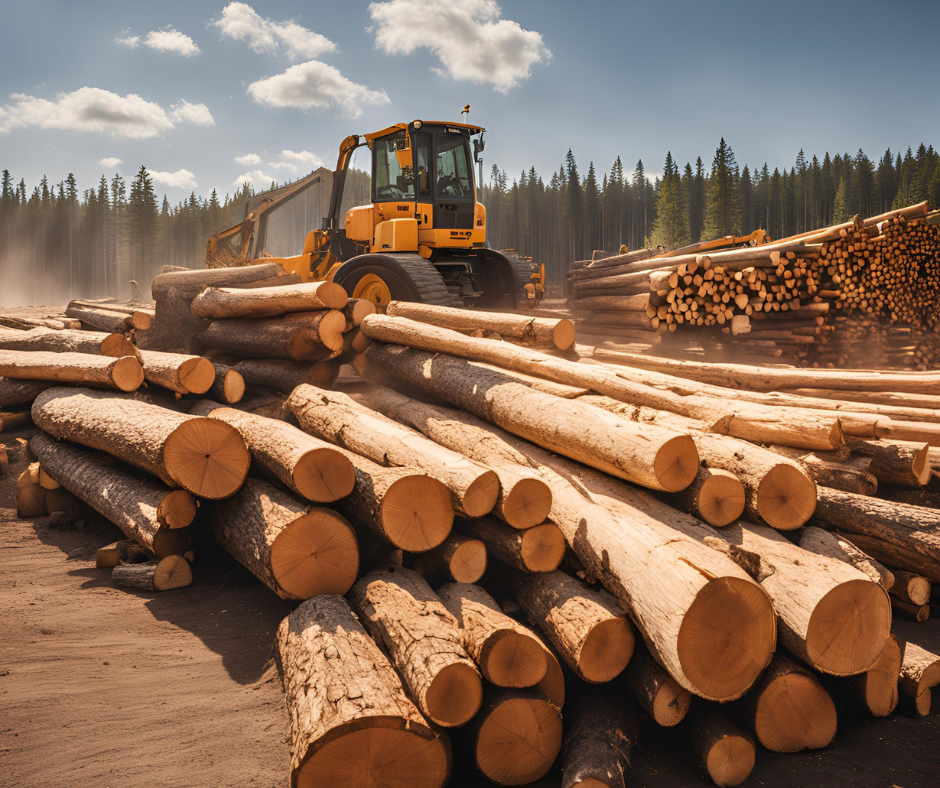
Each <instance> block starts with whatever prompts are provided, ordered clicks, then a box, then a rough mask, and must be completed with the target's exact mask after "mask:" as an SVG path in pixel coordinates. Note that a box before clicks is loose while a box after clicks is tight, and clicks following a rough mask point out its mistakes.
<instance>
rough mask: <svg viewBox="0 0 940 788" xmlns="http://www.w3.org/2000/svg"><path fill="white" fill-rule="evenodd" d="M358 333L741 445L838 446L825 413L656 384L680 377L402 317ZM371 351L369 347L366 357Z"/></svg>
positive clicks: (372, 321)
mask: <svg viewBox="0 0 940 788" xmlns="http://www.w3.org/2000/svg"><path fill="white" fill-rule="evenodd" d="M361 328H362V331H363V332H364V333H365V334H366V336H368V337H369V338H370V339H372V340H374V341H376V342H389V343H394V344H397V345H405V346H408V347H411V348H415V349H420V350H425V351H430V352H435V353H447V354H449V355H452V356H460V357H462V358H465V359H469V360H473V361H482V362H485V363H490V364H495V365H497V366H500V367H504V368H507V369H512V370H515V371H517V372H524V373H527V374H532V375H536V376H539V377H543V378H548V379H550V380H553V381H555V382H556V383H564V384H567V385H569V386H578V387H582V388H589V389H592V390H594V391H596V392H598V393H599V394H604V395H606V396H609V397H613V398H614V399H619V400H621V401H622V402H628V403H630V404H633V405H645V406H647V407H651V408H657V409H659V410H669V411H672V412H674V413H678V414H680V415H683V416H687V417H689V418H696V419H701V420H702V421H705V422H707V423H708V424H709V428H710V429H711V431H713V432H727V433H728V434H732V435H735V436H736V437H740V438H744V439H745V440H755V441H764V442H768V443H779V444H782V445H796V446H804V445H805V446H807V447H808V448H825V449H831V448H834V447H835V446H838V445H840V444H841V442H842V433H841V428H840V424H839V422H838V419H836V418H835V416H834V415H832V414H831V413H829V412H824V413H822V414H817V413H815V412H812V411H806V410H802V409H798V408H792V409H790V408H781V407H779V406H777V405H774V406H773V407H769V406H767V405H765V404H762V403H749V402H736V401H734V400H733V399H731V398H729V397H719V396H716V395H714V394H709V395H702V394H699V393H698V392H692V393H691V394H689V395H686V394H681V395H680V394H678V393H676V392H674V391H672V390H670V389H669V388H668V386H667V385H659V384H660V383H664V382H674V383H676V384H682V385H683V386H684V387H685V388H686V389H688V382H687V381H682V380H681V378H672V377H670V376H668V375H659V376H657V377H656V383H655V384H654V383H648V384H640V383H637V382H636V381H635V380H631V379H630V375H629V374H627V375H625V374H623V370H622V369H617V368H615V367H611V366H608V365H598V366H595V365H592V364H585V363H580V362H575V361H570V360H568V359H564V358H556V357H554V356H550V355H548V354H546V353H540V352H538V351H537V350H533V349H531V348H524V347H520V346H518V345H512V344H510V343H507V342H490V341H487V340H483V339H473V338H470V337H465V336H463V335H462V334H458V333H457V332H454V331H449V330H448V329H443V328H437V327H436V326H428V325H424V324H421V323H416V322H414V321H411V320H406V319H404V318H395V317H389V316H387V315H370V316H369V317H367V318H366V319H365V320H363V321H362V326H361ZM371 351H372V348H370V349H369V350H367V351H366V353H367V354H368V353H369V352H371ZM631 374H632V373H631ZM602 470H603V469H602ZM690 481H691V480H690Z"/></svg>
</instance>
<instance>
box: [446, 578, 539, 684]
mask: <svg viewBox="0 0 940 788" xmlns="http://www.w3.org/2000/svg"><path fill="white" fill-rule="evenodd" d="M437 593H438V596H439V597H440V598H441V601H442V602H443V603H444V605H445V606H446V607H447V609H448V610H449V611H450V612H451V614H452V615H453V616H454V617H455V618H456V619H457V624H458V626H459V627H460V632H461V635H462V637H463V645H464V648H465V649H466V650H467V653H468V654H469V655H470V656H471V657H472V658H473V661H474V662H476V664H477V665H478V666H479V668H480V672H481V673H482V674H483V678H485V679H486V680H487V681H489V682H490V683H492V684H495V685H497V686H498V687H531V686H533V685H534V684H537V683H538V682H539V681H541V680H542V679H543V678H544V677H545V672H546V670H547V668H548V666H547V663H546V659H545V652H544V647H543V646H542V644H541V642H540V641H539V640H538V639H537V638H536V637H535V636H534V635H533V634H532V633H531V632H530V631H529V630H528V629H526V628H525V627H524V626H522V625H521V624H517V623H516V622H515V621H514V620H513V619H511V618H510V617H509V616H507V615H506V614H505V613H503V612H502V610H500V608H499V605H498V604H496V601H495V600H494V599H493V598H492V597H491V596H490V595H489V594H488V593H486V591H484V590H483V589H482V588H480V587H479V586H475V585H471V584H469V583H446V584H445V585H443V586H441V587H440V588H439V589H438V590H437Z"/></svg>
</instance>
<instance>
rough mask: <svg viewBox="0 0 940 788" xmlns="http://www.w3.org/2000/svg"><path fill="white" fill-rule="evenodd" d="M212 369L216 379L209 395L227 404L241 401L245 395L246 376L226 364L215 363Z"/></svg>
mask: <svg viewBox="0 0 940 788" xmlns="http://www.w3.org/2000/svg"><path fill="white" fill-rule="evenodd" d="M212 370H213V372H215V381H214V382H213V384H212V387H211V388H210V389H209V392H208V393H209V396H210V397H213V398H215V399H217V400H218V401H219V402H224V403H225V404H227V405H234V404H236V403H238V402H241V400H242V397H244V396H245V378H244V377H242V373H241V372H239V371H238V370H237V369H235V368H233V367H229V366H226V365H225V364H213V365H212Z"/></svg>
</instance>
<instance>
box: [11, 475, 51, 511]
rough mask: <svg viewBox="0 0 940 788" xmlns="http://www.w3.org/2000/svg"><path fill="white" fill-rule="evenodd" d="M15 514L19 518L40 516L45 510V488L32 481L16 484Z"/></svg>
mask: <svg viewBox="0 0 940 788" xmlns="http://www.w3.org/2000/svg"><path fill="white" fill-rule="evenodd" d="M15 502H16V516H17V517H19V518H20V519H21V520H31V519H32V518H33V517H42V516H44V515H45V514H46V513H47V512H46V490H44V489H43V488H42V487H40V486H39V485H38V484H34V483H32V482H29V483H26V484H20V485H17V488H16V501H15Z"/></svg>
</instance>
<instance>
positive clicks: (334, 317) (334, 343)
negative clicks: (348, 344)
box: [295, 309, 346, 359]
mask: <svg viewBox="0 0 940 788" xmlns="http://www.w3.org/2000/svg"><path fill="white" fill-rule="evenodd" d="M345 330H346V317H345V316H344V315H343V313H342V312H340V311H338V310H335V309H333V310H330V311H329V312H327V313H325V314H324V315H323V317H322V318H321V319H320V322H319V323H318V324H317V335H318V337H319V344H318V343H317V342H315V341H312V340H308V339H307V338H304V339H302V340H301V342H302V344H303V345H304V349H303V350H301V351H300V352H299V353H298V354H297V355H296V356H295V357H296V358H298V359H301V358H302V359H314V358H316V357H317V356H318V355H319V354H320V352H321V350H322V348H321V345H322V346H323V347H326V348H328V349H330V350H332V351H334V352H336V351H338V350H342V349H343V332H344V331H345ZM308 345H309V347H308ZM320 358H322V355H321V356H320Z"/></svg>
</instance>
